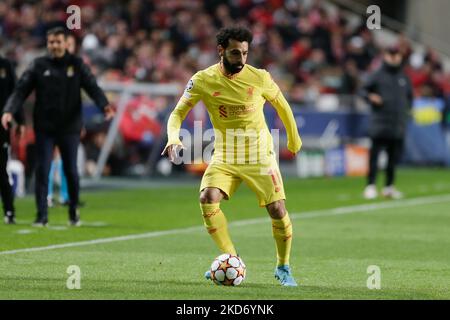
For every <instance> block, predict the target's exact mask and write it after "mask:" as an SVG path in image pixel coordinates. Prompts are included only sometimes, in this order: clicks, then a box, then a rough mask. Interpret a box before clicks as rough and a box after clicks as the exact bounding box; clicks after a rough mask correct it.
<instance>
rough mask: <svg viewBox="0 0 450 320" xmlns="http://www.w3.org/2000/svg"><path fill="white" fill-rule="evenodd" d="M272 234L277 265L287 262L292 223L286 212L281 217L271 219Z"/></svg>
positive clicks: (289, 251)
mask: <svg viewBox="0 0 450 320" xmlns="http://www.w3.org/2000/svg"><path fill="white" fill-rule="evenodd" d="M272 234H273V237H274V239H275V243H276V247H277V260H278V261H277V263H278V266H281V265H284V264H289V256H290V254H291V244H292V224H291V219H289V215H288V213H287V212H286V215H285V216H284V217H283V218H281V219H272Z"/></svg>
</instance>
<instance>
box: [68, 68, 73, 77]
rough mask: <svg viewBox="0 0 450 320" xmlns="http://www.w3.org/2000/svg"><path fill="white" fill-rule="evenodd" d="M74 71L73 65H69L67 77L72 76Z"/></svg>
mask: <svg viewBox="0 0 450 320" xmlns="http://www.w3.org/2000/svg"><path fill="white" fill-rule="evenodd" d="M73 74H74V71H73V66H69V67H68V68H67V76H68V77H73Z"/></svg>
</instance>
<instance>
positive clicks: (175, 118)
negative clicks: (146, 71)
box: [166, 73, 202, 147]
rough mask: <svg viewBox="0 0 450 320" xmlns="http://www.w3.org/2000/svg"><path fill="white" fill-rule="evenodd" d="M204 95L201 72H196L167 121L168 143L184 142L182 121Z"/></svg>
mask: <svg viewBox="0 0 450 320" xmlns="http://www.w3.org/2000/svg"><path fill="white" fill-rule="evenodd" d="M201 97H202V87H201V78H200V74H199V73H196V74H195V75H194V76H192V78H191V79H190V80H189V81H188V83H187V85H186V87H185V89H184V92H183V95H182V96H181V98H180V100H178V103H177V105H176V106H175V109H174V110H173V111H172V113H171V114H170V117H169V120H168V122H167V144H166V147H167V146H168V145H171V144H180V145H181V144H182V143H181V140H180V128H181V123H182V122H183V120H184V119H185V118H186V116H187V114H188V113H189V111H190V110H191V109H192V108H193V107H194V106H195V105H196V104H197V102H198V101H199V100H200V99H201Z"/></svg>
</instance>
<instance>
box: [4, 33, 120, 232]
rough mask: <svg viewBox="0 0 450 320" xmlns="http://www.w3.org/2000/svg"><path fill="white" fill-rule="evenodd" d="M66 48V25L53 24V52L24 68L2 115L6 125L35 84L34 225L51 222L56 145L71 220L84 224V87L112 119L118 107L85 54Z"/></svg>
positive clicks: (50, 44)
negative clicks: (79, 152)
mask: <svg viewBox="0 0 450 320" xmlns="http://www.w3.org/2000/svg"><path fill="white" fill-rule="evenodd" d="M66 48H67V44H66V31H65V30H64V29H63V28H61V27H57V28H54V29H51V30H49V31H48V33H47V49H48V52H49V54H48V55H46V56H44V57H40V58H37V59H35V60H34V61H33V62H32V63H31V65H30V66H29V67H28V69H27V70H26V71H25V72H24V74H23V75H22V77H21V78H20V79H19V81H18V83H17V86H16V88H15V90H14V92H13V94H12V95H11V96H10V98H9V99H8V101H7V104H6V106H5V109H4V113H3V116H2V125H3V127H4V128H7V127H8V124H9V122H10V121H11V120H12V114H14V113H15V112H16V110H18V109H21V108H22V107H23V103H24V101H25V99H26V98H27V97H28V95H29V94H30V93H31V92H32V91H33V90H35V92H36V101H35V106H34V110H33V125H34V131H35V136H36V152H37V158H36V159H37V165H36V187H35V196H36V205H37V219H36V221H35V223H34V224H33V225H34V226H46V225H47V223H48V207H47V192H48V177H49V170H50V163H51V160H52V157H53V149H54V147H55V145H56V146H58V147H59V150H60V152H61V158H62V161H63V169H64V173H65V175H66V178H67V184H68V189H69V224H70V225H72V226H79V225H80V217H79V212H78V209H77V207H78V201H79V178H78V170H77V163H76V161H77V150H78V144H79V142H80V133H81V128H82V107H81V89H84V90H85V91H86V92H87V94H88V95H89V96H90V97H91V99H92V100H94V102H95V103H96V105H97V106H98V107H99V108H100V109H101V110H102V111H103V112H104V114H105V117H106V119H107V120H109V119H111V118H112V117H113V116H114V109H113V108H112V107H111V106H110V105H109V102H108V100H107V98H106V96H105V94H104V93H103V91H102V90H101V89H100V87H99V86H98V85H97V81H96V79H95V77H94V76H93V75H92V73H91V72H90V70H89V68H88V67H87V66H86V64H84V62H83V61H82V59H81V58H79V57H77V56H75V55H72V54H70V53H69V52H67V49H66Z"/></svg>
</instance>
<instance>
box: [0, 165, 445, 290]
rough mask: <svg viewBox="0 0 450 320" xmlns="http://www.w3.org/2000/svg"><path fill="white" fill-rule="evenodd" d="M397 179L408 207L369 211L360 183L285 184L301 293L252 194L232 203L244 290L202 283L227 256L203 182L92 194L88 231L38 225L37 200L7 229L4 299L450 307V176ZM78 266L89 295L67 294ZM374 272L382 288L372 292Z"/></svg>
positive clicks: (23, 203)
mask: <svg viewBox="0 0 450 320" xmlns="http://www.w3.org/2000/svg"><path fill="white" fill-rule="evenodd" d="M381 178H382V177H381V176H380V179H379V180H380V186H381V183H382V180H383V179H381ZM398 182H399V184H398V187H399V189H401V190H402V191H404V192H405V194H406V199H404V200H399V201H388V200H383V199H380V200H376V201H373V202H367V201H364V200H363V199H362V198H361V193H362V189H363V185H364V179H362V178H334V179H327V178H321V179H303V180H302V179H286V180H285V188H286V194H287V208H288V211H289V212H290V215H291V216H292V217H293V225H294V238H293V239H294V240H293V249H292V257H291V265H292V267H293V272H294V275H295V276H296V278H297V280H298V282H299V286H298V287H296V288H284V287H281V286H280V285H279V284H278V282H277V281H276V280H275V279H274V277H273V270H274V266H275V245H274V241H273V239H272V235H271V227H270V222H269V220H268V219H267V217H268V216H267V213H266V211H265V209H263V208H259V207H258V205H257V201H256V197H255V195H254V194H253V193H252V192H251V191H250V190H249V189H247V187H245V186H244V185H242V186H241V187H240V188H239V190H238V192H237V193H236V194H235V196H234V197H233V198H232V199H231V200H230V201H225V202H224V204H223V206H222V208H223V211H224V212H225V214H226V215H227V217H228V220H229V222H231V224H230V233H231V235H232V238H233V241H234V243H235V246H236V247H237V250H238V252H239V254H240V255H241V257H242V258H243V260H244V261H245V263H246V265H247V278H246V279H245V281H244V283H243V284H242V285H241V286H239V287H219V286H216V285H214V284H213V283H211V282H209V281H206V280H205V279H204V278H203V273H204V271H206V270H207V269H208V267H209V265H210V263H211V262H212V260H213V258H214V257H215V256H217V255H218V254H219V252H218V251H217V249H216V248H215V246H214V244H213V242H212V240H211V239H210V238H209V235H208V234H207V232H206V231H205V230H204V229H203V227H202V219H201V214H200V210H199V205H198V192H197V190H198V183H199V182H198V183H195V184H193V185H191V186H178V187H163V188H159V189H155V188H152V189H128V190H113V191H97V192H83V193H82V199H83V200H85V201H86V203H87V206H86V207H85V208H83V209H82V211H81V214H82V220H83V221H84V222H85V226H83V227H81V228H68V227H66V222H67V215H66V210H65V209H64V208H52V209H50V227H49V228H46V229H36V228H32V227H31V226H30V224H31V222H32V220H33V219H34V213H35V208H34V199H33V198H32V197H27V198H25V199H19V200H18V201H17V203H16V206H17V212H18V224H17V225H15V226H7V225H0V299H450V269H449V266H450V250H449V248H450V232H449V228H450V227H449V226H450V170H443V169H420V170H418V169H402V170H400V171H399V173H398ZM363 204H364V205H373V206H369V207H361V206H359V207H357V206H358V205H363ZM333 208H338V209H333ZM161 231H163V232H161ZM165 231H167V232H165ZM139 234H143V236H141V237H134V238H132V239H128V238H118V237H121V236H127V235H139ZM108 238H112V240H111V239H110V240H106V241H105V240H99V239H108ZM89 240H94V242H93V243H86V242H85V241H89ZM102 241H104V242H102ZM58 244H63V246H62V247H60V248H53V249H51V247H48V246H52V245H58ZM64 244H65V245H64ZM67 244H69V245H67ZM36 247H45V249H44V250H41V251H30V250H25V251H21V249H29V248H36ZM14 250H18V251H14ZM70 265H77V266H79V267H80V269H81V289H80V290H69V289H67V288H66V281H67V279H68V277H69V274H68V273H67V272H66V271H67V268H68V266H70ZM370 265H377V266H379V267H380V270H381V289H379V290H369V289H368V288H367V279H368V277H369V276H370V274H368V273H367V268H368V266H370Z"/></svg>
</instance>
